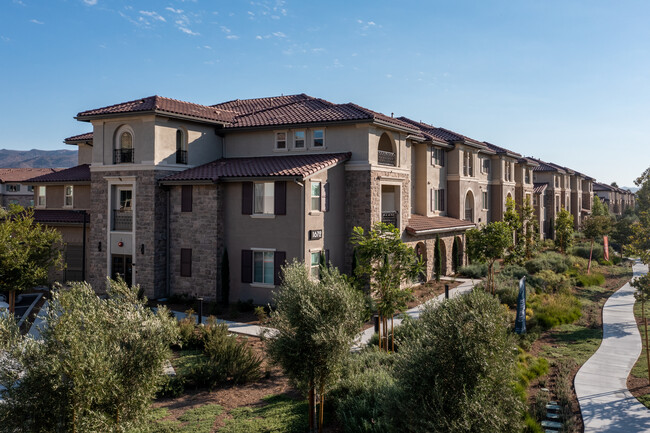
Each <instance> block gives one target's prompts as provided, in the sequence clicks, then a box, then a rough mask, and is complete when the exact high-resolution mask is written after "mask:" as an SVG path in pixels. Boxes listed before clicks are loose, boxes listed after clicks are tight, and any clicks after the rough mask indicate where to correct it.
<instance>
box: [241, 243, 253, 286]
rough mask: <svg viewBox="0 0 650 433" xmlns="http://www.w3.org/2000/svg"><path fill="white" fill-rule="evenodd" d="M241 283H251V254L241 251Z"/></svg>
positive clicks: (249, 251)
mask: <svg viewBox="0 0 650 433" xmlns="http://www.w3.org/2000/svg"><path fill="white" fill-rule="evenodd" d="M241 282H242V283H252V282H253V252H252V251H251V250H241Z"/></svg>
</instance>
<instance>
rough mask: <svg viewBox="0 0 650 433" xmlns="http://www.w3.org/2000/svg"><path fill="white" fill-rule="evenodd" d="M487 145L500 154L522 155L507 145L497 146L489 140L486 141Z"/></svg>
mask: <svg viewBox="0 0 650 433" xmlns="http://www.w3.org/2000/svg"><path fill="white" fill-rule="evenodd" d="M483 143H485V145H486V146H487V147H488V148H489V149H490V150H493V151H495V152H496V153H497V154H499V155H504V154H505V155H509V156H519V157H521V153H517V152H513V151H512V150H508V149H506V148H505V147H500V146H497V145H496V144H492V143H488V142H487V141H484V142H483Z"/></svg>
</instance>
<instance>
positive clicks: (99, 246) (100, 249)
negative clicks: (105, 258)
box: [97, 241, 102, 252]
mask: <svg viewBox="0 0 650 433" xmlns="http://www.w3.org/2000/svg"><path fill="white" fill-rule="evenodd" d="M97 251H99V252H101V251H102V241H99V244H98V245H97Z"/></svg>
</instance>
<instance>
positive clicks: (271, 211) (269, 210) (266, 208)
mask: <svg viewBox="0 0 650 433" xmlns="http://www.w3.org/2000/svg"><path fill="white" fill-rule="evenodd" d="M258 185H264V186H263V189H262V193H263V194H262V196H261V198H262V204H261V209H259V208H258V206H257V197H259V195H258ZM267 188H268V189H267ZM269 191H270V192H271V193H270V194H268V193H269ZM267 200H270V203H267ZM253 215H258V216H259V215H275V182H254V183H253Z"/></svg>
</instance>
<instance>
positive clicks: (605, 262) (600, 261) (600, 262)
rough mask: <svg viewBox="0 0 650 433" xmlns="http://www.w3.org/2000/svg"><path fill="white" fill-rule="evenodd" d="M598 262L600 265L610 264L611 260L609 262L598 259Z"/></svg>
mask: <svg viewBox="0 0 650 433" xmlns="http://www.w3.org/2000/svg"><path fill="white" fill-rule="evenodd" d="M598 264H599V265H601V266H612V262H610V261H609V260H605V259H599V260H598Z"/></svg>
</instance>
